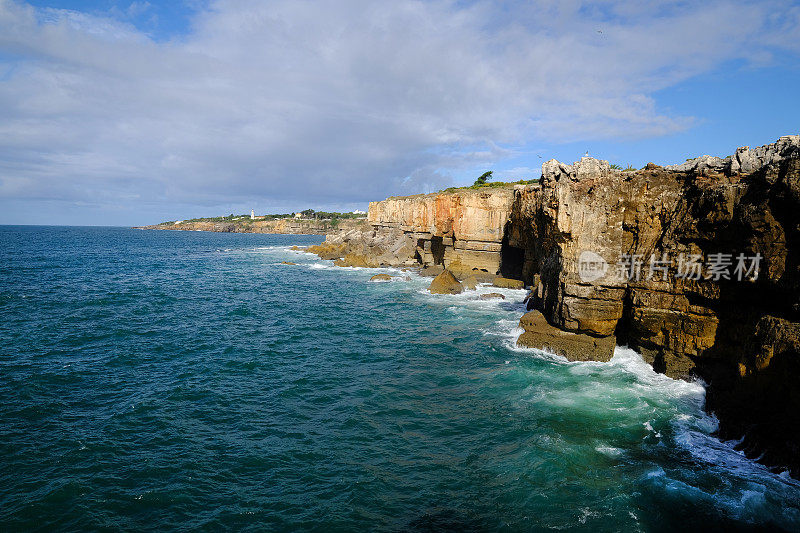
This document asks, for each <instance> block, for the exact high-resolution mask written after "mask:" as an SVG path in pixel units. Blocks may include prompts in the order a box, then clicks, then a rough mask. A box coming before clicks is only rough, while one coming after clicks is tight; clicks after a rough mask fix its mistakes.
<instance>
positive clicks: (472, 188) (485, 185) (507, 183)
mask: <svg viewBox="0 0 800 533" xmlns="http://www.w3.org/2000/svg"><path fill="white" fill-rule="evenodd" d="M532 183H539V180H519V181H490V182H488V183H476V184H475V185H466V186H464V187H448V188H447V189H443V190H441V191H439V192H455V191H464V190H470V191H476V190H479V189H495V188H498V187H513V186H514V185H531V184H532Z"/></svg>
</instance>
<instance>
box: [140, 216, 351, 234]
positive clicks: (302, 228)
mask: <svg viewBox="0 0 800 533" xmlns="http://www.w3.org/2000/svg"><path fill="white" fill-rule="evenodd" d="M365 227H366V220H365V219H341V220H336V221H333V220H331V219H319V220H317V219H294V218H279V219H273V220H258V219H256V220H249V219H248V220H242V221H232V222H213V221H180V222H175V223H162V224H152V225H147V226H134V227H133V229H142V230H158V231H210V232H214V233H271V234H276V235H284V234H287V235H327V234H329V233H331V232H336V231H340V230H343V229H346V230H352V229H364V228H365Z"/></svg>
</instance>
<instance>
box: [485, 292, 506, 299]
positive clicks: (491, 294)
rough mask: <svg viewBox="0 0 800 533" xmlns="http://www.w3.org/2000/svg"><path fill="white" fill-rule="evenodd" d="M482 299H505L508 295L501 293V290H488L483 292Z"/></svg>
mask: <svg viewBox="0 0 800 533" xmlns="http://www.w3.org/2000/svg"><path fill="white" fill-rule="evenodd" d="M480 299H481V300H493V299H499V300H505V299H506V297H505V296H503V295H502V294H500V293H499V292H487V293H486V294H481V295H480Z"/></svg>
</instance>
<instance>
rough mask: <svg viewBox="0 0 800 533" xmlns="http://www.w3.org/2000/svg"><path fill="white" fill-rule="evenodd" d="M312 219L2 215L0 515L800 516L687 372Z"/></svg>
mask: <svg viewBox="0 0 800 533" xmlns="http://www.w3.org/2000/svg"><path fill="white" fill-rule="evenodd" d="M322 240H323V238H322V237H319V236H303V235H258V234H226V233H202V232H179V231H141V230H133V229H127V228H95V227H91V228H84V227H31V226H27V227H26V226H0V273H1V277H0V397H1V398H2V401H1V402H0V530H2V531H30V530H59V531H77V530H136V531H169V530H207V531H220V530H236V531H238V530H252V531H305V530H312V531H326V532H327V531H362V530H370V531H373V530H378V531H537V530H553V529H555V530H575V531H666V530H675V529H697V528H704V527H708V528H711V527H714V528H720V529H722V528H724V529H726V530H734V531H735V530H743V531H748V530H755V529H759V528H763V527H770V528H782V529H786V530H793V529H794V530H797V529H798V528H800V483H798V482H797V481H795V480H793V479H792V478H790V477H788V476H787V475H786V474H785V473H783V474H782V473H773V472H771V471H769V470H768V469H766V468H765V467H763V466H761V465H759V464H757V463H755V462H752V461H749V460H747V459H745V458H744V457H743V456H742V455H741V454H740V453H739V452H737V451H735V450H734V448H733V445H734V444H735V443H731V442H726V443H723V442H720V441H718V440H717V439H715V438H714V436H713V432H714V430H715V429H716V426H717V424H716V420H715V419H714V418H713V417H712V416H709V415H708V414H706V413H705V412H704V411H703V403H704V387H703V384H702V383H690V382H685V381H675V380H672V379H669V378H667V377H665V376H663V375H659V374H656V373H654V372H653V371H652V370H651V369H650V367H649V366H648V365H646V364H645V363H644V362H643V361H642V360H641V358H640V357H639V356H638V354H636V353H635V352H633V351H632V350H629V349H627V348H624V347H620V348H617V351H616V353H615V356H614V358H613V359H612V360H611V362H609V363H593V362H588V363H587V362H583V363H580V362H576V363H569V362H566V361H565V360H563V359H560V358H558V357H555V356H551V355H548V354H546V353H544V352H541V351H537V350H531V349H520V348H516V347H515V345H514V341H515V338H516V336H517V335H518V334H519V330H517V329H516V326H517V322H518V320H519V318H520V316H521V315H522V314H523V312H524V308H523V305H522V298H523V296H524V292H523V291H515V290H507V289H497V288H494V287H479V289H478V291H477V293H476V292H471V291H468V292H465V293H463V294H460V295H454V296H441V295H431V294H429V293H427V291H426V290H425V289H426V287H427V285H428V284H429V283H430V279H429V278H421V277H419V276H417V275H416V274H414V273H409V272H402V271H400V270H393V269H349V268H338V267H333V266H332V263H331V262H330V261H323V260H320V259H318V258H317V257H316V256H312V255H310V254H306V253H304V252H300V251H292V250H291V246H293V245H299V246H305V245H309V244H316V243H319V242H321V241H322ZM283 261H290V262H295V263H297V264H296V265H287V264H283V263H282V262H283ZM376 273H388V274H390V275H392V276H393V279H392V281H390V282H382V283H376V282H369V279H370V277H371V276H373V275H374V274H376ZM486 292H500V293H502V294H503V295H505V297H506V299H505V300H479V299H478V298H477V294H481V293H486Z"/></svg>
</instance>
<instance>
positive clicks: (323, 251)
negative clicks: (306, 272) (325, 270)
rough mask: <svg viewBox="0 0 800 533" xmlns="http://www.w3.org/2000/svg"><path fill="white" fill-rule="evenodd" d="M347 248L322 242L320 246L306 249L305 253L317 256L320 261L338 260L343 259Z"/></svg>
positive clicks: (342, 245)
mask: <svg viewBox="0 0 800 533" xmlns="http://www.w3.org/2000/svg"><path fill="white" fill-rule="evenodd" d="M346 249H347V247H346V246H345V245H344V244H341V243H329V242H323V243H322V244H315V245H312V246H309V247H308V248H306V251H307V252H309V253H312V254H317V255H318V256H319V258H320V259H327V260H331V259H339V258H341V257H344V254H345V251H346Z"/></svg>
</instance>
